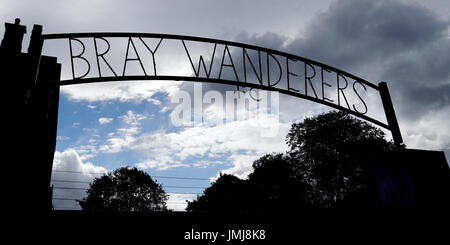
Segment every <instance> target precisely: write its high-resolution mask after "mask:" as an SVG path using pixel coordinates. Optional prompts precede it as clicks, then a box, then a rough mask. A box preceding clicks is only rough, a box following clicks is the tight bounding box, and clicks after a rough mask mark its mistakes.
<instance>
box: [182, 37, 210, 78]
mask: <svg viewBox="0 0 450 245" xmlns="http://www.w3.org/2000/svg"><path fill="white" fill-rule="evenodd" d="M181 42H183V46H184V49H185V50H186V54H187V56H188V58H189V62H191V66H192V69H193V70H194V73H195V77H199V76H200V68H201V65H203V69H204V70H205V74H206V78H209V77H210V75H211V70H212V69H211V68H212V66H213V62H214V55H215V54H216V47H217V43H215V44H214V50H213V53H212V56H211V63H210V64H209V70H207V69H206V64H205V60H204V59H203V56H201V55H200V59H199V61H198V67H197V70H195V66H194V63H193V62H192V59H191V55H190V54H189V51H188V49H187V47H186V44H185V43H184V40H181Z"/></svg>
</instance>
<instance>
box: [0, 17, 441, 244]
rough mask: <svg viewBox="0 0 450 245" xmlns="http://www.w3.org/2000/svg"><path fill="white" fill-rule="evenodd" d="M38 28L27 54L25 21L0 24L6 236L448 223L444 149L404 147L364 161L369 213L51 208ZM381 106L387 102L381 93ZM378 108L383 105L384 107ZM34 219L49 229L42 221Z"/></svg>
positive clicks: (379, 230)
mask: <svg viewBox="0 0 450 245" xmlns="http://www.w3.org/2000/svg"><path fill="white" fill-rule="evenodd" d="M41 32H42V27H41V26H38V25H35V26H34V28H33V31H32V34H31V39H30V45H29V47H28V52H27V53H23V52H22V40H23V37H24V34H25V33H26V27H25V26H22V25H20V21H19V20H18V19H17V20H16V22H15V23H14V24H10V23H6V24H5V35H4V37H3V40H2V43H1V46H0V74H1V81H2V84H3V86H4V90H3V96H2V97H3V100H4V101H3V109H4V114H5V115H8V119H7V120H6V119H4V120H3V121H4V123H5V124H6V125H5V128H6V129H7V130H6V132H5V134H6V138H5V140H4V141H5V142H6V143H7V144H6V147H5V152H6V158H5V159H14V160H13V161H11V162H7V163H5V164H4V168H3V169H2V176H4V177H3V178H2V181H3V185H2V186H3V187H5V188H4V192H3V193H2V195H3V197H2V202H3V204H4V205H5V206H6V207H5V208H4V211H6V212H9V213H10V214H12V217H11V218H9V219H8V220H7V222H8V224H7V225H9V228H10V230H12V231H14V232H16V233H20V234H29V235H32V236H35V237H36V238H38V237H40V236H47V235H50V237H65V238H66V239H70V240H78V241H89V242H90V241H92V240H89V239H92V238H89V239H88V238H87V237H88V236H89V237H91V236H94V238H95V240H97V241H98V242H105V241H117V240H118V239H122V240H123V241H127V242H130V241H138V240H139V241H144V242H147V243H149V242H150V241H154V240H155V239H166V241H182V242H186V243H188V242H193V243H195V244H211V243H212V241H211V239H212V238H213V235H214V234H215V235H217V237H216V240H217V242H221V243H226V242H227V240H231V241H230V242H235V243H239V242H244V241H245V242H246V243H245V244H247V243H255V244H260V243H264V242H267V243H269V244H274V243H275V242H276V241H280V240H292V241H298V242H299V243H301V242H302V241H303V239H304V238H307V239H309V240H313V241H318V242H320V241H324V240H329V241H330V240H331V241H335V240H340V239H341V240H345V239H344V238H348V237H355V236H358V235H365V237H366V239H368V241H370V240H372V239H380V240H382V238H383V237H387V236H388V235H397V236H398V237H403V238H408V237H410V238H411V237H414V236H415V235H418V234H421V232H423V231H424V230H425V229H427V228H432V231H433V233H434V234H441V233H440V232H441V231H442V229H445V228H446V227H447V228H448V224H449V222H450V220H449V218H450V216H449V213H450V201H449V200H450V170H449V167H448V163H447V160H446V159H445V155H444V153H443V152H437V151H424V150H413V149H406V150H401V151H398V152H396V153H392V154H390V155H386V156H380V161H379V162H378V163H376V164H375V166H374V167H373V173H374V176H375V177H374V180H373V181H374V182H375V183H376V186H377V187H378V189H377V193H374V195H377V196H378V199H379V201H380V202H379V206H378V207H377V208H375V209H373V208H371V209H364V208H363V207H361V208H352V209H345V208H343V209H335V210H286V212H280V213H256V212H255V213H189V212H154V213H130V212H114V213H108V212H94V213H87V212H82V211H52V210H51V201H52V196H51V187H50V179H51V170H52V162H53V154H54V151H55V144H56V128H57V127H56V126H57V118H58V101H59V86H60V71H61V65H60V64H58V63H57V60H56V58H54V57H47V56H43V55H41V52H42V45H43V42H44V39H43V37H42V35H41ZM224 54H225V52H224ZM100 56H101V55H100ZM73 57H76V56H73ZM268 57H269V56H268ZM97 58H98V57H97ZM101 58H103V57H101ZM311 62H313V61H311ZM329 69H331V68H329ZM343 73H344V72H343ZM155 75H156V74H155ZM344 75H346V76H351V75H349V74H347V73H344ZM154 79H156V77H154ZM199 80H202V79H199ZM203 80H205V79H203ZM383 86H385V84H384V85H383ZM381 87H382V86H381ZM385 91H387V88H386V90H385ZM382 95H383V96H385V97H386V96H387V95H388V94H387V95H386V94H382ZM387 102H389V103H391V102H390V98H389V99H388V100H387ZM389 103H388V104H389ZM387 107H391V108H392V104H390V105H388V106H387ZM389 113H390V114H391V115H390V116H389V115H388V113H387V118H388V123H389V125H385V126H386V127H388V128H390V129H393V132H394V138H395V139H396V141H397V142H399V143H401V142H402V140H401V135H400V134H399V131H398V130H397V129H398V125H397V122H396V119H395V113H394V112H393V108H392V110H391V111H390V112H389ZM352 114H355V112H352ZM18 150H19V152H18ZM19 173H20V174H19ZM3 200H4V201H3ZM43 221H45V223H47V224H49V225H42V224H43ZM208 232H216V233H208ZM230 234H231V235H230ZM202 236H203V237H202ZM17 238H20V236H18V237H17ZM429 238H430V239H431V238H433V237H429ZM361 242H362V243H364V240H361ZM243 244H244V243H243Z"/></svg>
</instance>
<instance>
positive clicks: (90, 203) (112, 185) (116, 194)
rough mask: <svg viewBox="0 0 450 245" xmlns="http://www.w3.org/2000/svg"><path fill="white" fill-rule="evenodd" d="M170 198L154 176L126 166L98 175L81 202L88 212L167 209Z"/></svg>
mask: <svg viewBox="0 0 450 245" xmlns="http://www.w3.org/2000/svg"><path fill="white" fill-rule="evenodd" d="M167 198H168V197H167V194H165V192H164V190H163V189H162V187H161V185H159V184H157V183H155V182H154V181H153V180H152V178H151V177H150V175H148V174H147V173H145V172H144V171H142V170H138V169H137V168H130V167H122V168H119V169H116V170H114V172H112V173H108V174H106V175H103V176H101V177H99V178H95V179H94V181H93V182H92V183H91V184H90V187H89V189H88V191H87V197H85V198H83V200H81V201H79V204H80V206H81V208H82V209H83V210H87V211H97V210H103V211H160V210H167V206H166V201H167Z"/></svg>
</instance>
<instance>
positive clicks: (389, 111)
mask: <svg viewBox="0 0 450 245" xmlns="http://www.w3.org/2000/svg"><path fill="white" fill-rule="evenodd" d="M41 37H42V39H43V40H51V39H67V40H68V43H69V52H70V63H71V71H72V78H71V79H67V80H61V81H60V85H61V86H62V85H71V84H80V83H93V82H109V81H123V80H176V81H193V82H210V83H221V84H228V85H235V86H238V89H239V87H249V88H255V89H263V90H269V91H277V92H279V93H282V94H286V95H290V96H295V97H298V98H302V99H306V100H310V101H313V102H316V103H320V104H323V105H326V106H329V107H332V108H335V109H338V110H342V111H345V112H348V113H350V114H352V115H354V116H357V117H360V118H362V119H364V120H367V121H369V122H371V123H374V124H376V125H378V126H380V127H383V128H386V129H388V130H390V131H391V132H392V135H393V139H394V142H395V143H396V144H401V143H402V142H403V140H402V137H401V134H400V130H399V127H398V123H397V119H396V116H395V112H394V108H393V105H392V101H391V99H390V95H389V91H388V89H387V85H386V83H384V82H381V83H379V84H378V85H376V84H373V83H370V82H368V81H366V80H364V79H362V78H360V77H357V76H355V75H352V74H350V73H348V72H345V71H342V70H340V69H338V68H335V67H331V66H328V65H326V64H322V63H320V62H317V61H314V60H311V59H307V58H304V57H301V56H297V55H293V54H289V53H285V52H281V51H278V50H273V49H268V48H264V47H259V46H254V45H249V44H244V43H238V42H232V41H225V40H218V39H212V38H203V37H193V36H183V35H172V34H157V33H101V32H97V33H61V34H43V35H42V36H41ZM111 38H125V39H126V40H127V45H126V48H125V50H123V54H124V58H123V60H124V62H123V66H122V67H123V69H120V70H115V69H113V67H112V66H111V64H110V63H111V62H110V61H108V59H107V58H106V55H107V54H108V52H109V51H110V47H111V45H110V43H109V41H108V39H111ZM86 39H87V40H90V42H92V44H93V46H94V50H93V53H92V54H87V53H86V46H85V42H86ZM144 39H145V40H144ZM148 39H153V40H155V41H156V43H157V45H156V47H155V48H153V49H152V48H150V47H149V46H148V45H147V42H146V40H148ZM165 40H175V41H176V42H178V43H179V45H181V46H182V47H183V50H184V52H185V53H186V56H185V57H186V58H187V60H188V61H189V63H190V66H191V67H190V68H191V69H192V74H193V75H192V76H179V75H170V74H169V75H159V73H158V69H157V67H158V65H157V62H156V59H155V57H157V56H158V54H159V53H158V51H159V49H160V48H161V46H162V45H164V43H165ZM99 42H103V45H106V47H107V48H106V50H105V51H102V52H99V48H98V46H99ZM138 42H139V44H141V45H143V46H144V47H145V48H146V49H147V50H148V52H147V53H149V54H150V56H151V57H150V58H151V59H152V61H153V62H152V66H150V67H148V66H147V67H146V66H144V64H143V62H142V58H141V55H140V54H139V52H138V50H137V49H136V43H138ZM186 42H198V43H208V44H210V45H213V47H214V49H213V52H212V54H211V57H209V58H210V60H209V64H207V63H208V61H207V60H208V57H207V58H204V57H203V56H202V55H200V58H199V60H198V63H197V65H195V64H194V63H195V62H194V61H193V56H192V55H191V51H190V50H189V48H188V45H186ZM74 45H78V46H79V47H81V51H78V52H75V50H74ZM218 46H222V49H223V51H222V52H221V53H222V54H221V55H219V56H221V58H219V59H218V60H219V61H218V62H219V63H220V65H219V66H218V67H217V69H219V70H218V73H217V74H216V75H215V76H214V75H213V74H212V66H213V62H214V59H215V57H216V56H215V55H216V50H217V47H218ZM232 48H233V50H234V51H236V50H237V52H230V50H231V49H232ZM236 53H238V54H239V56H237V55H236ZM232 54H233V55H232ZM251 54H252V55H251ZM89 55H90V56H91V57H95V61H94V62H92V60H91V61H90V60H89V59H87V58H86V57H87V56H89ZM205 60H206V61H205ZM75 61H76V62H75ZM236 61H239V62H240V63H239V65H238V63H237V62H236ZM80 62H81V63H85V65H84V67H85V71H84V72H82V73H81V74H76V70H77V69H76V64H80ZM130 62H135V64H136V62H137V64H138V66H137V67H140V68H139V69H140V75H136V74H134V75H127V64H129V63H130ZM216 63H217V62H216ZM101 64H102V65H101ZM269 66H271V67H269ZM295 66H297V67H298V66H301V67H302V69H303V72H302V73H301V74H300V73H298V72H297V73H295V71H294V69H293V68H294V67H295ZM92 67H96V68H97V69H96V70H97V72H95V73H96V74H94V75H92V73H93V72H91V70H92V69H91V68H92ZM101 67H103V68H105V67H107V69H106V70H107V71H108V73H109V74H112V75H108V76H105V75H104V74H105V69H103V71H102V69H101ZM202 70H203V72H201V71H202ZM225 70H226V71H229V72H230V74H231V78H230V76H227V77H226V78H225V77H224V76H223V71H225ZM263 70H264V72H263ZM274 71H276V72H275V73H276V74H275V75H274ZM324 74H325V75H324ZM330 75H331V76H333V77H334V78H335V79H334V83H335V86H336V88H335V91H334V93H335V97H334V98H335V99H334V100H333V99H330V98H328V97H327V95H326V93H325V90H327V89H328V90H330V89H331V87H332V85H331V82H330V81H326V79H324V77H325V76H330ZM250 76H252V78H253V79H249V77H250ZM274 76H275V79H273V78H274ZM271 79H272V80H271ZM282 79H283V81H284V82H283V83H280V81H281V80H282ZM294 79H295V80H296V82H294V81H293V80H294ZM313 79H316V80H318V81H319V85H317V83H316V84H314V83H313V82H312V80H313ZM281 84H283V85H282V86H281ZM300 88H301V89H300ZM367 89H374V90H375V91H376V92H378V93H379V95H380V97H381V101H382V103H383V107H384V111H385V114H386V118H387V122H388V124H385V123H382V122H380V121H379V120H376V119H374V118H371V117H369V116H367V115H366V114H367V112H368V109H369V108H368V105H367V103H366V101H365V99H364V92H365V91H367ZM328 92H329V91H328ZM350 94H351V95H352V96H353V97H355V98H357V99H358V101H359V107H358V106H355V104H350V103H349V101H348V99H347V98H348V97H349V95H350Z"/></svg>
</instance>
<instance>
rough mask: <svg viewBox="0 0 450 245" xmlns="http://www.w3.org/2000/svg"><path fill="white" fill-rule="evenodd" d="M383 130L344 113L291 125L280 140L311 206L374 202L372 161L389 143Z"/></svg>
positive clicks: (325, 114) (329, 114) (384, 151)
mask: <svg viewBox="0 0 450 245" xmlns="http://www.w3.org/2000/svg"><path fill="white" fill-rule="evenodd" d="M384 136H385V133H384V132H383V131H382V130H380V129H378V128H376V127H374V126H372V125H370V124H369V123H366V122H363V121H361V120H359V119H355V118H353V117H351V116H350V115H349V114H347V113H345V112H341V111H339V112H336V111H333V112H329V113H324V114H321V115H318V116H316V117H313V118H306V119H305V120H304V121H303V122H301V123H296V124H293V125H292V127H291V130H290V131H289V133H288V135H287V137H286V142H287V144H288V146H289V147H290V149H289V151H288V153H289V155H290V157H291V159H292V160H293V161H294V162H296V164H295V165H294V166H295V168H296V172H297V173H299V174H300V176H299V177H300V178H302V179H303V181H305V182H306V183H308V184H309V186H311V188H310V193H309V199H310V201H311V202H312V203H314V205H315V206H318V207H324V208H330V207H338V206H341V205H344V206H345V205H347V206H348V205H350V204H356V203H358V204H362V203H361V202H365V204H364V205H370V204H374V202H375V201H374V200H373V197H374V195H372V194H373V191H374V190H373V189H374V188H375V187H374V183H373V182H372V180H373V178H372V170H371V167H372V163H374V162H375V161H377V159H378V157H379V156H381V155H383V154H384V153H386V152H389V151H393V150H394V149H395V146H394V144H393V143H392V142H390V141H389V142H388V141H386V139H385V138H384Z"/></svg>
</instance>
